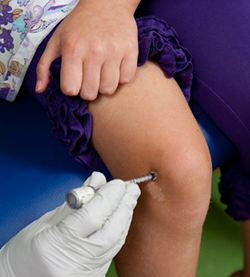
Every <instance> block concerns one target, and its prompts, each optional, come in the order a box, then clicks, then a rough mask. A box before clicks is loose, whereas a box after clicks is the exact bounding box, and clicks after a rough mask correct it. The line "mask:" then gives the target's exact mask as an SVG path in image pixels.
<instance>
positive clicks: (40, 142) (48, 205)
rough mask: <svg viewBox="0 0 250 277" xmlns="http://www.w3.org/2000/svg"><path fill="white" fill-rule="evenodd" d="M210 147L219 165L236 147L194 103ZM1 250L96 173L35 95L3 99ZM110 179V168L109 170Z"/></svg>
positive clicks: (0, 114) (0, 103)
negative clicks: (58, 134)
mask: <svg viewBox="0 0 250 277" xmlns="http://www.w3.org/2000/svg"><path fill="white" fill-rule="evenodd" d="M193 109H194V113H195V114H196V117H197V118H198V121H199V123H200V125H201V126H203V125H206V128H204V127H202V129H203V132H204V134H205V136H206V139H207V141H208V143H209V148H210V151H211V155H212V157H213V164H214V167H217V166H218V165H221V164H222V163H224V162H225V161H226V160H228V159H229V158H230V157H231V156H232V155H233V154H234V151H235V149H234V147H233V145H232V143H231V142H230V141H229V140H228V139H227V138H226V137H225V136H224V135H223V134H222V133H221V132H220V130H219V129H218V128H216V126H215V125H214V124H213V122H212V121H211V120H210V119H209V118H208V117H207V116H206V115H205V114H203V113H202V112H201V111H200V110H199V108H198V107H197V106H195V105H193ZM0 126H1V133H0V247H1V246H2V245H3V244H5V243H6V242H7V241H8V240H9V239H10V238H11V237H13V236H14V235H15V234H16V233H17V232H18V231H20V230H21V229H23V228H24V227H25V226H27V225H28V224H29V223H31V222H32V221H34V220H35V219H37V218H39V217H40V216H42V215H43V214H44V213H46V212H47V211H50V210H52V209H54V208H56V207H57V206H58V205H60V204H62V203H63V201H64V197H65V194H66V192H67V191H68V190H70V189H72V188H75V187H78V186H81V185H82V183H83V181H84V180H85V179H86V178H87V177H88V176H89V175H90V174H91V171H90V170H86V169H84V168H83V167H81V166H80V165H79V164H78V163H77V162H75V161H74V159H73V158H72V157H70V156H69V155H68V153H67V149H66V147H65V146H64V145H63V144H61V143H59V142H58V141H56V140H55V139H54V137H53V136H52V134H51V126H52V124H51V122H50V121H49V119H48V117H47V115H46V112H45V110H44V108H43V107H42V106H41V105H40V104H39V103H38V102H37V101H36V100H35V99H33V98H32V96H30V95H21V97H19V98H18V99H17V100H16V102H13V103H8V102H6V101H3V100H0ZM103 172H104V173H105V174H106V176H107V177H108V178H110V175H109V173H108V172H107V170H103Z"/></svg>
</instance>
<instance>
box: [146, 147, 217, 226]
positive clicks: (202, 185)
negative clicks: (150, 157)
mask: <svg viewBox="0 0 250 277" xmlns="http://www.w3.org/2000/svg"><path fill="white" fill-rule="evenodd" d="M155 168H156V169H157V170H158V174H159V178H158V181H157V182H156V183H150V184H148V185H146V186H144V187H143V186H141V187H142V190H143V192H144V193H145V194H147V196H146V197H145V198H146V200H145V201H144V202H145V205H146V206H148V207H149V209H150V210H151V211H150V213H151V212H152V213H153V214H154V215H153V216H154V217H157V218H160V220H159V223H160V224H167V225H172V226H177V227H180V228H181V229H185V230H186V231H190V230H192V231H195V229H200V228H202V225H203V223H204V220H205V217H206V214H207V210H208V206H209V202H210V191H211V176H212V167H211V161H210V156H209V155H208V154H207V152H206V151H203V152H202V151H200V149H196V148H193V149H191V148H189V151H188V152H185V151H184V149H181V147H180V151H178V153H176V154H175V155H174V156H172V157H169V156H168V155H166V156H165V157H164V155H162V156H161V159H159V160H158V161H157V165H156V167H155ZM146 201H148V202H149V203H146ZM150 203H154V204H150Z"/></svg>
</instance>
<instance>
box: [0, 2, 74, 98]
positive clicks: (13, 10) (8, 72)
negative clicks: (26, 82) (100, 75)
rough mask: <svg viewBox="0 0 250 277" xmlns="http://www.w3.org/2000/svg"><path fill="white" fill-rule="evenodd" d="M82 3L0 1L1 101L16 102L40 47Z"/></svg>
mask: <svg viewBox="0 0 250 277" xmlns="http://www.w3.org/2000/svg"><path fill="white" fill-rule="evenodd" d="M77 2H78V0H0V98H3V99H6V100H8V101H14V100H15V98H16V95H17V94H18V92H19V89H20V87H21V85H22V81H23V79H24V76H25V73H26V70H27V68H28V66H29V64H30V62H31V60H32V58H33V56H34V54H35V52H36V49H37V47H38V46H39V44H40V43H41V42H42V40H43V39H44V38H45V37H46V36H47V35H48V34H49V32H50V31H51V30H52V29H53V28H54V27H55V26H56V24H57V23H58V22H60V21H61V20H62V19H63V18H64V17H65V16H66V15H68V14H69V12H70V11H72V9H73V8H74V7H75V6H76V4H77Z"/></svg>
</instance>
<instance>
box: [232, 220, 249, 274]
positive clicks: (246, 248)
mask: <svg viewBox="0 0 250 277" xmlns="http://www.w3.org/2000/svg"><path fill="white" fill-rule="evenodd" d="M242 233H243V241H244V269H243V270H240V271H237V272H235V273H234V274H233V275H232V276H231V277H249V276H250V220H246V221H243V222H242Z"/></svg>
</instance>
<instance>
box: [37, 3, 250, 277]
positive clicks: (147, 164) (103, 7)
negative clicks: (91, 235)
mask: <svg viewBox="0 0 250 277" xmlns="http://www.w3.org/2000/svg"><path fill="white" fill-rule="evenodd" d="M139 2H140V0H119V1H117V0H109V1H103V0H80V1H79V4H78V5H77V7H76V8H75V9H74V10H73V12H72V13H71V14H70V15H69V16H68V17H67V18H66V19H65V20H64V22H63V23H62V24H61V25H60V26H59V27H58V29H57V30H56V32H55V33H54V35H53V36H52V38H51V40H50V42H49V44H48V46H47V48H46V50H45V52H44V54H43V56H42V58H41V60H40V62H39V64H38V68H37V76H38V80H37V88H36V90H37V92H43V91H44V90H45V88H46V86H47V84H48V80H49V67H50V64H51V62H52V61H53V60H54V59H55V58H57V57H59V56H62V69H61V89H62V92H63V93H64V94H66V95H72V96H73V95H78V94H80V96H81V97H82V98H83V99H85V100H88V101H92V100H95V99H96V98H97V96H98V95H99V96H98V99H97V101H94V102H93V103H90V104H89V107H90V109H91V111H92V113H93V116H94V133H93V142H94V145H95V147H96V148H97V150H98V151H99V152H100V154H101V156H102V157H103V160H104V161H105V162H106V164H107V166H108V168H109V169H110V171H111V172H112V174H113V176H114V177H118V178H124V179H129V178H133V177H135V176H138V175H141V174H145V173H147V172H148V171H149V170H151V169H152V168H155V169H157V170H158V171H160V172H162V173H163V174H161V175H163V176H164V177H163V178H162V179H159V182H158V183H157V184H156V185H154V184H150V185H149V186H147V187H142V190H143V197H141V200H140V205H139V206H138V208H137V210H136V213H135V220H134V223H133V225H132V228H131V232H130V236H129V237H128V242H127V244H126V246H125V247H124V249H123V251H122V252H121V254H120V255H119V256H118V257H117V260H116V261H117V266H118V271H119V274H120V275H121V276H126V275H124V274H125V273H123V272H125V269H123V266H122V264H123V261H126V262H127V263H126V266H130V268H131V270H132V271H131V274H132V272H133V270H135V273H133V274H135V275H134V276H140V275H138V274H139V273H138V272H141V271H139V269H138V268H139V266H140V267H141V268H144V269H145V275H142V276H147V274H150V271H147V270H149V269H148V267H147V266H145V264H146V263H149V262H150V261H148V260H147V259H145V260H143V259H144V258H139V257H140V256H139V255H141V253H144V254H145V255H148V256H150V255H153V253H154V251H155V255H157V254H159V252H158V250H159V251H160V252H161V253H162V255H163V256H164V257H165V258H166V259H168V261H169V262H167V263H166V261H165V259H164V261H162V260H161V258H160V261H159V264H161V262H162V267H163V268H166V272H168V273H169V274H171V275H169V276H181V277H182V276H183V275H178V274H181V272H182V270H184V267H182V266H179V263H178V262H177V260H178V259H179V261H180V262H183V263H184V264H185V266H186V268H187V271H186V270H185V271H183V272H185V273H184V274H185V276H194V272H195V268H196V263H197V257H198V252H199V241H200V234H201V228H202V223H203V218H204V215H205V214H206V209H207V206H208V204H207V203H208V201H209V200H208V198H209V197H208V195H209V192H208V191H209V184H210V177H209V173H211V166H210V160H209V155H208V151H207V148H206V145H205V142H204V139H203V137H202V135H201V132H200V130H199V127H198V126H197V124H196V122H195V120H194V118H193V116H192V114H191V112H190V110H189V108H188V106H187V103H186V102H185V99H184V98H183V96H182V93H181V92H180V89H179V88H178V86H177V85H176V83H175V82H174V81H173V80H172V81H169V80H168V81H166V78H165V76H164V77H163V76H162V74H160V73H159V72H160V71H159V70H158V69H156V67H155V66H153V65H152V64H151V65H146V66H145V67H144V68H146V72H145V71H144V69H139V70H137V69H136V67H137V55H138V42H137V28H136V24H135V20H134V18H133V13H134V11H135V10H136V8H137V6H138V4H139ZM79 22H81V23H82V24H79ZM90 29H91V30H95V32H89V30H90ZM72 30H74V31H73V32H72ZM149 64H150V63H149ZM152 68H154V69H153V72H152ZM140 72H143V74H145V73H146V74H145V76H147V77H146V78H144V77H143V76H142V74H141V73H140ZM148 72H151V73H152V74H156V75H157V76H156V79H155V80H150V79H151V78H150V77H151V75H150V76H149V75H148ZM135 73H136V76H135ZM158 75H159V76H158ZM134 76H135V78H134V80H133V81H132V82H131V83H129V82H130V81H131V80H132V78H133V77H134ZM127 83H129V84H127ZM174 83H175V84H174ZM119 84H127V85H125V86H124V87H123V86H119ZM156 88H157V89H156ZM172 90H173V91H174V93H173V91H172ZM114 93H115V95H114V96H112V97H106V96H105V97H103V96H100V95H112V94H114ZM116 94H117V95H116ZM155 96H156V99H155ZM177 100H178V101H177ZM134 101H135V102H134ZM132 104H133V105H132ZM163 104H164V106H163ZM103 111H105V113H104V112H103ZM155 122H157V125H155ZM128 123H129V126H128V125H127V124H128ZM102 124H103V125H102ZM117 130H119V132H117ZM107 131H108V132H109V134H107ZM110 134H112V137H111V135H110ZM110 142H112V143H110ZM183 145H186V147H183ZM198 150H199V151H198ZM176 153H177V156H176ZM183 153H186V154H188V159H190V161H191V162H188V160H187V159H186V158H187V157H186V155H183ZM200 153H202V154H201V155H200ZM197 157H198V158H197ZM114 158H115V159H116V161H115V162H112V161H114V160H115V159H114ZM199 159H200V160H201V161H202V162H201V164H203V168H204V172H205V173H204V175H205V176H208V177H206V178H204V177H203V175H202V174H197V175H198V176H197V175H195V174H194V172H195V171H197V172H198V173H199V172H200V169H199V168H201V166H199V168H196V166H197V164H198V163H199ZM130 160H131V163H129V162H128V161H130ZM189 164H190V165H189ZM189 167H192V170H191V169H190V170H191V172H192V174H188V173H187V172H190V170H188V168H189ZM176 172H178V173H179V172H181V173H182V174H183V175H182V174H180V176H182V178H179V179H178V180H176V178H175V176H176ZM169 176H170V177H169ZM171 176H172V179H171ZM184 176H185V178H184ZM187 176H189V177H188V178H187ZM190 176H191V177H190ZM187 179H188V180H187ZM192 180H195V181H193V182H195V183H196V185H197V184H200V183H202V184H203V186H202V189H204V187H205V189H204V191H206V193H205V192H204V191H202V190H200V191H199V189H198V188H196V187H195V188H194V189H193V187H192ZM169 183H170V184H171V186H170V187H171V188H172V187H173V192H172V196H173V195H175V196H178V197H172V198H169V197H168V196H169V195H171V193H170V192H169V190H170V191H171V189H169ZM166 184H168V185H166ZM166 186H167V187H168V189H167V188H166ZM189 186H190V188H191V193H190V195H189V196H190V197H191V198H192V197H194V198H196V197H197V198H201V199H202V197H203V196H204V195H206V196H204V197H203V198H205V201H203V202H202V205H201V206H199V205H198V203H195V201H194V203H192V204H194V205H193V206H192V205H190V206H188V207H189V209H190V214H192V211H193V210H194V209H195V208H194V207H195V205H197V207H199V208H200V209H198V213H197V215H196V216H194V217H199V220H198V222H199V224H198V225H199V228H198V227H197V226H196V227H197V228H196V230H195V233H196V235H195V236H193V238H192V243H191V239H190V242H188V241H185V243H186V244H188V243H189V244H190V245H192V247H191V248H192V249H193V251H192V254H191V255H188V256H190V259H187V258H183V257H182V256H183V253H186V252H185V251H184V252H183V249H185V246H184V244H185V243H184V241H183V244H182V242H180V249H181V250H180V249H179V252H178V247H176V241H178V245H179V241H182V240H181V236H180V237H179V238H177V237H174V236H172V235H173V234H172V233H174V232H177V233H178V232H180V233H181V232H182V231H181V230H180V229H178V228H177V229H178V230H177V229H175V228H174V227H173V226H174V225H175V224H176V220H177V219H176V218H174V219H173V218H168V216H167V218H166V220H165V221H164V222H162V221H161V220H159V221H158V223H156V222H155V221H154V220H152V218H151V217H150V216H148V214H146V212H145V211H147V210H148V209H149V211H150V212H149V215H150V214H151V215H152V217H155V218H158V215H159V211H160V210H161V211H162V212H163V211H166V210H168V211H172V213H175V211H174V208H175V209H176V208H177V211H178V213H179V215H180V217H181V219H183V218H184V217H186V221H188V219H189V215H188V216H186V215H185V213H184V212H183V210H184V209H185V207H187V205H189V204H190V203H189V202H188V201H187V200H186V197H185V196H184V194H185V195H186V194H187V193H186V191H185V193H184V189H183V188H186V187H189ZM178 187H179V188H181V189H180V190H179V193H177V191H178V190H177V191H176V188H178ZM198 191H199V192H198ZM181 195H182V197H183V198H185V201H187V203H186V202H185V201H184V202H183V203H182V202H181V203H179V202H178V201H180V199H182V197H181ZM195 195H196V196H195ZM146 199H147V200H146ZM153 199H154V200H153ZM157 199H158V202H156V201H157ZM160 199H163V200H164V201H161V200H160ZM155 200H156V201H155ZM203 200H204V199H203ZM175 202H178V203H179V206H177V207H176V203H175ZM156 203H158V204H156ZM163 203H164V204H163ZM166 203H167V204H166ZM172 204H173V205H172ZM181 204H182V205H181ZM164 216H165V214H164V215H162V217H161V218H164ZM178 219H179V218H178ZM171 220H172V221H173V222H172V223H173V226H172V225H171ZM138 222H139V223H138ZM181 222H182V221H181ZM190 222H191V223H192V220H190ZM194 222H197V220H195V221H194ZM160 223H162V224H161V226H160ZM182 223H183V226H185V227H189V226H186V225H187V224H186V223H187V222H182ZM138 224H139V226H143V228H145V231H143V230H141V227H140V228H139V227H138ZM179 225H180V224H179ZM244 225H245V226H247V225H248V223H246V224H243V226H244ZM162 226H163V227H164V228H163V227H162ZM245 228H246V230H249V229H250V227H243V229H245ZM167 229H168V231H166V230H167ZM198 229H199V231H198ZM171 231H172V233H171V234H169V232H171ZM249 231H250V230H249ZM143 232H144V235H145V236H144V237H143ZM191 233H192V232H191ZM191 233H190V234H191ZM155 234H158V237H160V236H163V237H164V238H165V237H167V239H166V240H164V242H162V240H161V239H159V241H161V243H160V244H161V247H160V248H161V249H160V248H159V242H158V241H157V242H156V239H155V241H154V242H153V239H152V238H153V237H154V238H157V236H156V235H155ZM248 234H249V232H248ZM182 235H183V233H182ZM149 237H150V239H149ZM147 238H148V239H147ZM178 239H180V240H178ZM171 242H172V244H171ZM137 243H138V244H139V245H140V247H138V245H137ZM143 243H144V244H145V245H149V247H148V249H151V250H152V251H148V249H145V248H143V246H142V245H143ZM152 243H153V245H152ZM135 245H136V247H135ZM164 245H165V248H164ZM156 246H157V247H158V248H159V249H158V248H157V247H156ZM187 248H188V247H187ZM137 249H138V251H139V252H138V251H137V252H136V251H135V250H137ZM157 249H158V250H157ZM131 251H133V254H134V255H131V253H130V252H131ZM147 251H148V252H147ZM135 253H137V254H135ZM130 255H131V259H130V257H129V256H130ZM245 255H246V262H245V268H246V269H245V271H241V272H237V273H235V274H236V275H235V276H234V277H236V276H237V277H246V276H250V275H249V272H250V269H249V267H250V237H249V236H248V235H246V236H245ZM157 258H159V256H158V255H157ZM133 259H134V261H136V263H137V264H138V266H137V267H136V268H137V269H136V268H135V269H132V267H134V262H133ZM138 259H139V261H138ZM140 259H141V260H140ZM129 260H131V261H132V262H133V264H132V262H131V264H130V262H129ZM142 260H143V261H142ZM172 262H173V264H172V265H173V266H176V267H178V270H179V271H180V272H179V273H178V272H175V273H174V272H172V271H171V269H170V267H171V266H170V264H171V263H172ZM163 263H164V264H163ZM159 264H157V265H156V266H159ZM189 264H190V265H189ZM162 267H161V266H160V267H159V270H161V269H162ZM188 268H190V270H189V269H188ZM136 270H138V272H137V273H136ZM169 270H170V271H169ZM178 270H177V271H178ZM246 272H247V273H246ZM136 274H137V275H136ZM140 274H141V273H140ZM154 274H156V272H155V271H154ZM161 274H165V271H164V270H163V272H162V273H161V272H160V271H159V274H158V275H157V276H161ZM174 274H175V275H174ZM182 274H183V273H182ZM244 274H245V275H244ZM129 276H131V277H132V276H133V275H129ZM148 276H150V275H148ZM151 276H152V275H151ZM162 276H164V277H165V276H166V275H162Z"/></svg>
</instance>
